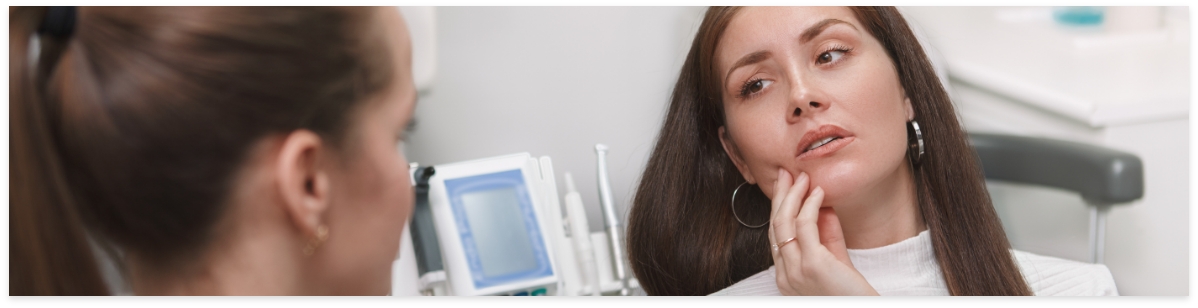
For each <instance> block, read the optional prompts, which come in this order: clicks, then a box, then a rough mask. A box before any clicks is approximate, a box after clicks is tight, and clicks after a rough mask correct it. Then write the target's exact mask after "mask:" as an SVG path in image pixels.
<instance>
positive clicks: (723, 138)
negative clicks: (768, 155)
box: [718, 126, 757, 184]
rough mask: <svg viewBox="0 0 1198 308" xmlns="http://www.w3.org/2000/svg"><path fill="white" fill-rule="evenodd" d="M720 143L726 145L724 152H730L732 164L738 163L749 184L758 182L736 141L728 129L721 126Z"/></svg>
mask: <svg viewBox="0 0 1198 308" xmlns="http://www.w3.org/2000/svg"><path fill="white" fill-rule="evenodd" d="M718 133H719V134H720V145H722V146H723V147H724V153H728V158H731V159H732V164H733V165H736V170H737V171H740V175H741V176H743V177H744V178H745V181H749V184H757V179H754V178H753V174H752V173H750V172H749V166H748V165H747V164H745V160H744V159H742V158H741V157H740V149H737V148H736V143H733V142H732V138H729V137H728V131H727V130H725V129H724V127H723V126H720V129H719V132H718Z"/></svg>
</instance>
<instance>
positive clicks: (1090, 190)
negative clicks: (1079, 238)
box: [969, 133, 1144, 263]
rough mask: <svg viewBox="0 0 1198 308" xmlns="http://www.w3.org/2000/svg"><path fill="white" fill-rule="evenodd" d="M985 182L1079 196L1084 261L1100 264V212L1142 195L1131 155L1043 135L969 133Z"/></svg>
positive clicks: (1140, 171) (1139, 167)
mask: <svg viewBox="0 0 1198 308" xmlns="http://www.w3.org/2000/svg"><path fill="white" fill-rule="evenodd" d="M969 142H970V143H971V144H972V145H973V148H974V151H976V152H977V155H978V158H979V161H980V162H981V164H982V169H984V171H985V173H986V179H988V180H1000V181H1007V182H1015V183H1023V184H1033V185H1041V186H1048V187H1053V188H1058V189H1064V190H1068V191H1072V192H1075V193H1077V194H1079V195H1081V197H1082V199H1083V200H1085V201H1086V204H1087V205H1088V206H1089V207H1090V262H1093V263H1102V261H1103V257H1102V256H1103V251H1104V249H1103V243H1104V242H1105V240H1106V239H1105V233H1106V214H1107V212H1108V211H1110V208H1111V207H1112V206H1115V205H1120V204H1127V203H1129V202H1131V201H1135V200H1137V199H1140V197H1143V196H1144V164H1143V163H1142V162H1141V161H1140V158H1139V157H1137V156H1136V155H1134V154H1130V153H1127V152H1122V151H1117V150H1114V149H1110V148H1105V147H1100V146H1094V145H1089V144H1084V143H1077V142H1072V141H1065V140H1055V139H1046V138H1033V137H1020V136H1012V135H996V134H983V133H971V134H969Z"/></svg>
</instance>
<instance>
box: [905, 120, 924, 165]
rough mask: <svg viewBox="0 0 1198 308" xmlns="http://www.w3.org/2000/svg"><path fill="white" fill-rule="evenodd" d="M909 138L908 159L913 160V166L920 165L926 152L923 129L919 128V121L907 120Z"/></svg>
mask: <svg viewBox="0 0 1198 308" xmlns="http://www.w3.org/2000/svg"><path fill="white" fill-rule="evenodd" d="M907 140H908V142H909V144H907V159H910V160H911V165H912V166H919V163H920V162H921V161H923V154H924V146H923V131H922V130H920V129H919V122H916V121H915V120H911V121H910V122H907Z"/></svg>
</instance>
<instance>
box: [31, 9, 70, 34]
mask: <svg viewBox="0 0 1198 308" xmlns="http://www.w3.org/2000/svg"><path fill="white" fill-rule="evenodd" d="M37 32H38V33H39V34H49V35H51V36H56V37H60V38H66V37H70V36H71V34H73V33H74V32H75V7H73V6H51V7H49V8H46V19H44V20H42V25H41V27H39V28H38V29H37Z"/></svg>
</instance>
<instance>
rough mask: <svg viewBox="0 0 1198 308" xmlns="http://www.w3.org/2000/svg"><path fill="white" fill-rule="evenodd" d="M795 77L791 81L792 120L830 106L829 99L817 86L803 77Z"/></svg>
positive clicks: (790, 105)
mask: <svg viewBox="0 0 1198 308" xmlns="http://www.w3.org/2000/svg"><path fill="white" fill-rule="evenodd" d="M795 79H796V80H795V81H793V82H791V97H790V104H789V107H790V113H791V114H790V117H789V118H790V119H791V120H792V121H797V120H798V119H799V118H800V117H802V116H804V115H813V114H815V113H818V112H819V111H821V110H824V109H827V108H828V107H829V103H828V102H829V100H828V99H827V97H826V96H824V95H823V93H822V92H820V91H819V89H818V88H817V87H813V86H812V85H811V84H810V83H808V82H805V81H804V80H802V79H801V78H795Z"/></svg>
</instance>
